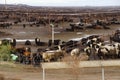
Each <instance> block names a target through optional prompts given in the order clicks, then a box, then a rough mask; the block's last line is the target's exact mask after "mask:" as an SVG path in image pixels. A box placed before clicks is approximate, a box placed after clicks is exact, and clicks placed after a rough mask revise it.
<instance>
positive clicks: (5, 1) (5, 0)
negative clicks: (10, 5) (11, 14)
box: [5, 0, 7, 10]
mask: <svg viewBox="0 0 120 80" xmlns="http://www.w3.org/2000/svg"><path fill="white" fill-rule="evenodd" d="M5 10H7V1H6V0H5Z"/></svg>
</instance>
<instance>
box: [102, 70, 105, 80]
mask: <svg viewBox="0 0 120 80" xmlns="http://www.w3.org/2000/svg"><path fill="white" fill-rule="evenodd" d="M102 80H105V71H104V68H102Z"/></svg>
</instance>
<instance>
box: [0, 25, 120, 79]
mask: <svg viewBox="0 0 120 80" xmlns="http://www.w3.org/2000/svg"><path fill="white" fill-rule="evenodd" d="M109 27H110V28H111V29H109V30H105V29H98V30H94V29H88V30H83V31H82V30H80V31H78V32H79V33H81V34H77V33H78V32H65V31H64V27H60V28H59V29H60V30H58V29H55V31H61V33H56V34H55V39H61V40H62V41H68V40H69V39H72V38H80V37H84V36H86V35H90V34H102V35H105V36H106V35H110V34H112V33H114V31H115V30H116V29H119V28H120V25H112V26H109ZM46 28H47V29H46ZM0 31H1V32H5V33H4V35H3V33H2V34H0V38H16V39H34V38H36V37H39V38H40V40H41V41H45V42H48V40H49V39H51V28H49V27H47V26H46V27H29V26H27V27H26V28H23V27H22V26H13V27H12V28H10V29H2V28H1V29H0ZM19 44H20V45H22V46H23V45H24V43H19ZM19 44H17V46H19ZM32 46H35V43H34V42H33V43H32ZM37 48H38V47H37ZM33 50H34V49H33ZM34 51H35V50H34ZM16 65H17V66H16V67H12V66H9V65H0V74H3V75H4V76H5V78H6V79H7V78H19V79H22V80H42V69H41V68H40V67H37V68H35V67H33V66H31V65H29V66H28V65H23V64H22V65H21V64H16ZM73 71H74V69H73V70H72V69H71V70H68V69H60V70H47V71H46V80H75V79H74V78H75V77H76V76H75V74H74V72H73ZM77 71H78V72H80V73H79V76H78V78H79V79H78V80H102V79H101V68H82V69H78V70H77ZM105 80H120V67H109V68H108V67H107V68H105Z"/></svg>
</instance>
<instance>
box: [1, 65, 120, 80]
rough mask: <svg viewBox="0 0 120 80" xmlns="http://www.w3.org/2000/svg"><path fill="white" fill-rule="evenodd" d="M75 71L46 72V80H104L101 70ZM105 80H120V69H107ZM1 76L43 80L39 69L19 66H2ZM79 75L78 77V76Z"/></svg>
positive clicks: (84, 69)
mask: <svg viewBox="0 0 120 80" xmlns="http://www.w3.org/2000/svg"><path fill="white" fill-rule="evenodd" d="M74 70H75V69H73V68H72V69H54V70H45V80H102V73H101V72H102V69H101V68H80V69H77V73H74ZM104 70H105V80H120V76H119V74H120V67H105V68H104ZM0 74H3V75H4V77H5V79H6V80H7V79H9V78H12V79H14V78H15V79H21V80H42V79H43V77H42V75H43V74H42V69H41V68H39V67H36V68H35V67H33V66H26V65H19V64H18V65H17V66H16V67H12V66H5V65H4V66H0ZM77 75H78V76H77Z"/></svg>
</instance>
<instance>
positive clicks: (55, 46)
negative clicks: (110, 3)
mask: <svg viewBox="0 0 120 80" xmlns="http://www.w3.org/2000/svg"><path fill="white" fill-rule="evenodd" d="M69 14H70V13H67V14H64V13H61V15H60V13H59V14H58V13H56V12H55V13H54V12H49V14H48V13H47V12H27V11H20V12H19V11H0V28H4V29H9V28H12V26H13V25H14V26H16V25H22V26H23V28H25V27H26V25H27V26H28V25H29V26H30V27H41V26H43V27H44V26H48V25H49V24H50V23H53V24H54V25H55V27H59V24H62V23H69V27H65V31H66V32H67V31H79V30H86V29H110V27H108V26H109V25H119V24H120V14H119V12H113V13H104V12H103V13H91V14H78V15H69ZM34 42H35V45H36V46H42V47H43V48H38V49H37V51H36V52H32V51H31V48H32V47H24V46H23V47H21V48H16V45H17V41H16V39H11V40H6V39H5V40H1V41H0V45H5V44H10V45H11V54H12V55H11V56H12V57H16V59H15V61H16V62H19V63H23V64H34V65H39V64H40V62H50V61H62V60H63V58H64V57H65V56H71V57H74V58H76V57H77V58H80V56H81V55H85V56H87V57H86V58H87V59H86V60H100V59H104V60H106V59H119V58H120V30H116V31H115V34H113V35H111V36H110V37H109V39H108V43H107V41H105V40H104V38H103V36H102V35H90V36H88V37H85V38H81V40H78V41H74V40H70V41H61V40H60V39H58V40H55V41H54V43H52V40H49V41H48V43H46V42H41V41H40V39H39V38H35V39H34ZM25 45H29V46H32V44H31V42H30V41H29V40H27V41H26V42H25ZM46 45H47V48H44V46H46Z"/></svg>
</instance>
